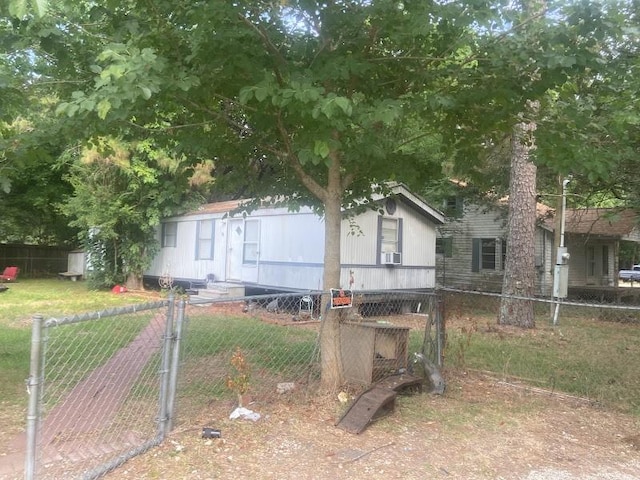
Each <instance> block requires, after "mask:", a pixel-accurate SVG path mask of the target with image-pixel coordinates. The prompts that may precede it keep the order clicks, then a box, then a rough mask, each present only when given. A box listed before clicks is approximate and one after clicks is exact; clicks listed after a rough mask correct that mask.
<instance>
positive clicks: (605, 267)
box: [602, 245, 609, 275]
mask: <svg viewBox="0 0 640 480" xmlns="http://www.w3.org/2000/svg"><path fill="white" fill-rule="evenodd" d="M602 274H603V275H609V245H603V246H602Z"/></svg>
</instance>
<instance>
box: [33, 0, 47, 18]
mask: <svg viewBox="0 0 640 480" xmlns="http://www.w3.org/2000/svg"><path fill="white" fill-rule="evenodd" d="M31 6H32V7H33V11H34V13H35V14H36V16H37V17H40V18H42V17H44V15H45V13H47V8H48V7H49V1H48V0H31Z"/></svg>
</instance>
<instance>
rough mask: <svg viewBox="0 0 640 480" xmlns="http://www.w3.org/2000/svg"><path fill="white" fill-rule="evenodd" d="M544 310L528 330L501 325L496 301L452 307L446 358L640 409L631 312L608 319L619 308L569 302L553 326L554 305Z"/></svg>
mask: <svg viewBox="0 0 640 480" xmlns="http://www.w3.org/2000/svg"><path fill="white" fill-rule="evenodd" d="M540 307H543V306H542V305H541V306H540ZM639 308H640V307H639ZM538 310H539V311H538V312H537V313H538V315H537V317H536V328H535V329H532V330H522V329H519V328H516V327H502V326H498V325H496V318H497V312H498V304H497V302H496V303H495V305H494V306H493V307H492V306H490V305H488V303H485V304H482V305H479V306H478V307H477V308H476V309H475V311H469V309H468V307H467V308H464V307H463V308H459V307H458V308H457V309H452V312H451V314H450V315H447V322H448V324H447V348H446V351H445V355H446V360H445V364H446V365H447V366H448V367H454V368H456V369H461V370H464V369H473V370H480V371H486V372H492V373H493V374H495V376H497V377H499V378H504V379H505V380H515V381H518V382H522V383H525V384H528V385H532V386H537V387H541V388H544V389H547V390H551V391H559V392H565V393H569V394H572V395H576V396H580V397H586V398H589V399H591V400H592V401H594V402H596V403H599V404H601V405H603V406H605V407H609V408H615V409H619V410H621V411H625V412H629V413H633V414H635V415H640V376H639V375H638V372H637V366H638V365H640V322H638V321H636V320H629V318H630V317H629V315H628V314H625V315H624V318H626V319H627V320H626V321H606V320H603V319H602V318H606V319H608V318H611V317H612V316H613V315H612V313H613V312H615V311H614V310H609V311H607V312H603V311H602V309H598V308H588V307H571V306H565V307H562V310H561V315H560V321H559V325H558V326H551V325H550V321H549V314H548V307H547V308H539V309H538ZM618 312H620V311H618ZM636 313H637V312H636ZM618 316H619V317H622V315H618Z"/></svg>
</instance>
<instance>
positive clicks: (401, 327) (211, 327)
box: [176, 291, 444, 425]
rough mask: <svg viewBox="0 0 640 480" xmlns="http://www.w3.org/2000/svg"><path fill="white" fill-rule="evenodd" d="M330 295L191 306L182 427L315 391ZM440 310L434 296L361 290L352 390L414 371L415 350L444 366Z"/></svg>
mask: <svg viewBox="0 0 640 480" xmlns="http://www.w3.org/2000/svg"><path fill="white" fill-rule="evenodd" d="M327 298H328V297H327V295H326V294H325V295H324V296H323V294H322V293H318V292H317V293H308V294H299V293H298V294H286V295H264V296H254V297H247V298H242V299H235V300H234V299H231V300H229V299H224V298H219V299H193V300H191V302H190V306H189V309H188V315H187V318H188V320H187V322H186V325H185V328H184V334H183V335H184V338H183V340H182V342H181V349H182V352H181V364H180V373H179V383H178V400H177V409H178V410H177V414H176V418H177V420H178V421H179V422H181V423H185V424H189V425H190V424H193V423H196V424H197V422H198V421H199V418H200V417H199V416H200V414H201V412H202V410H203V407H205V408H206V409H207V414H208V415H209V416H211V415H224V414H226V415H228V414H229V412H230V411H231V410H233V407H234V405H238V404H240V403H241V404H242V405H243V406H245V407H249V408H251V406H252V405H253V406H257V405H259V404H260V403H263V402H277V401H283V402H286V401H296V400H304V398H305V397H306V396H307V395H311V394H313V392H314V391H315V389H316V388H317V387H318V386H319V383H320V379H321V371H320V370H321V367H320V335H321V334H324V332H323V323H322V320H321V319H322V318H323V316H324V315H326V314H327V309H328V302H329V300H328V299H327ZM438 307H439V302H438V297H437V296H436V295H435V294H434V293H433V292H393V291H385V292H356V293H355V294H354V295H353V299H352V304H351V307H349V308H344V309H340V312H339V315H340V317H341V318H340V330H339V336H340V338H339V340H338V343H339V346H340V347H339V349H340V353H341V357H342V362H343V363H342V365H343V369H342V370H343V374H344V380H345V385H346V386H352V387H353V388H355V389H358V388H362V387H364V386H368V385H370V384H372V383H375V382H377V381H379V380H381V379H383V378H384V377H386V376H388V375H390V374H393V373H398V372H399V371H408V370H410V369H412V368H413V366H414V356H413V354H414V353H421V354H424V355H425V356H426V357H427V358H429V359H430V360H431V361H432V362H433V363H435V364H438V365H441V361H442V341H443V339H444V337H443V335H442V332H443V329H442V328H441V327H442V325H441V324H440V316H439V312H438ZM420 373H421V374H422V372H420ZM216 407H217V408H218V409H217V410H216Z"/></svg>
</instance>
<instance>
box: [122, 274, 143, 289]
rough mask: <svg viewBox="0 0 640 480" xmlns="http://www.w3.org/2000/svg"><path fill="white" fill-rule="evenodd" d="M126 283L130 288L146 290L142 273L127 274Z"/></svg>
mask: <svg viewBox="0 0 640 480" xmlns="http://www.w3.org/2000/svg"><path fill="white" fill-rule="evenodd" d="M125 285H126V287H127V289H128V290H144V283H143V281H142V275H136V274H133V273H130V274H129V275H128V276H127V281H126V283H125Z"/></svg>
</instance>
